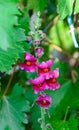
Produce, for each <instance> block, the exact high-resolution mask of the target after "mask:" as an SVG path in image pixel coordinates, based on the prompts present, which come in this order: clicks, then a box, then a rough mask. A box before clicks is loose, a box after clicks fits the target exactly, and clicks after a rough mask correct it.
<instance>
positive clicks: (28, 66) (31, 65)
mask: <svg viewBox="0 0 79 130" xmlns="http://www.w3.org/2000/svg"><path fill="white" fill-rule="evenodd" d="M24 58H25V61H24V62H23V63H22V64H20V68H21V69H22V70H26V71H27V72H35V71H36V69H37V65H36V58H35V57H34V56H33V55H31V54H30V53H28V52H26V53H24Z"/></svg>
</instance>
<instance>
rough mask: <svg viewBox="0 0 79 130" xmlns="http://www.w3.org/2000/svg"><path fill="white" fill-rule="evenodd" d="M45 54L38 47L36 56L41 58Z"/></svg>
mask: <svg viewBox="0 0 79 130" xmlns="http://www.w3.org/2000/svg"><path fill="white" fill-rule="evenodd" d="M43 54H44V49H43V48H42V47H38V48H36V49H35V55H36V57H38V58H40V57H42V55H43Z"/></svg>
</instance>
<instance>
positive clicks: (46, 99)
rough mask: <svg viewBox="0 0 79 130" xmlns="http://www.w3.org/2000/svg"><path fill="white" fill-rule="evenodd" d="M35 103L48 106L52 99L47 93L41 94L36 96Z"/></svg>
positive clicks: (44, 106)
mask: <svg viewBox="0 0 79 130" xmlns="http://www.w3.org/2000/svg"><path fill="white" fill-rule="evenodd" d="M36 103H37V104H38V105H39V106H40V107H43V108H48V107H49V106H50V104H51V103H52V99H51V97H50V96H49V95H48V94H41V95H39V96H38V97H37V99H36Z"/></svg>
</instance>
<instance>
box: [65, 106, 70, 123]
mask: <svg viewBox="0 0 79 130" xmlns="http://www.w3.org/2000/svg"><path fill="white" fill-rule="evenodd" d="M69 109H70V106H68V107H67V110H66V113H65V116H64V121H66V118H67V115H68V112H69Z"/></svg>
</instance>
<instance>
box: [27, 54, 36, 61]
mask: <svg viewBox="0 0 79 130" xmlns="http://www.w3.org/2000/svg"><path fill="white" fill-rule="evenodd" d="M24 58H25V60H30V61H36V58H35V57H34V56H33V55H31V54H30V53H28V52H25V53H24Z"/></svg>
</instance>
